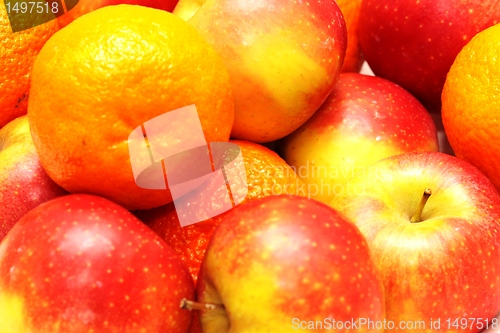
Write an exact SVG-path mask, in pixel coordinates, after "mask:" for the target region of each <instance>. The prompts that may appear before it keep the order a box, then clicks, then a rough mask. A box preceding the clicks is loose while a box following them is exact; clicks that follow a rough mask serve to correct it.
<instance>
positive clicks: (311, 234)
mask: <svg viewBox="0 0 500 333" xmlns="http://www.w3.org/2000/svg"><path fill="white" fill-rule="evenodd" d="M197 292H198V299H199V300H200V301H202V302H212V303H218V304H221V303H222V304H224V306H225V309H226V311H225V312H224V311H220V310H215V311H212V312H210V311H204V312H202V314H201V321H202V327H203V331H204V332H217V333H225V332H234V333H240V332H241V333H243V332H245V333H262V332H273V333H283V332H296V331H297V328H295V329H294V328H293V325H292V324H293V322H292V320H293V319H294V318H298V319H299V320H301V321H311V320H324V319H325V318H334V319H335V320H345V321H349V320H352V318H371V319H372V320H373V321H377V320H383V318H384V298H383V289H382V286H381V282H380V279H379V277H378V272H376V270H375V268H374V264H373V262H372V260H371V257H370V253H369V250H368V248H367V245H366V242H365V240H364V239H363V237H362V236H361V234H360V233H359V231H358V230H357V229H356V228H355V227H354V226H353V225H352V224H351V223H350V222H348V221H347V220H346V219H344V218H343V217H342V216H341V215H340V214H338V213H337V212H335V211H334V210H332V209H331V208H330V207H328V206H326V205H324V204H322V203H320V202H318V201H315V200H309V199H306V198H302V197H297V196H284V195H281V196H270V197H265V198H262V199H256V200H253V201H250V202H248V203H246V204H243V205H240V206H237V207H236V208H234V209H233V210H232V211H230V212H228V213H227V214H226V215H225V216H224V219H223V221H222V223H221V224H220V226H219V228H218V229H217V230H216V231H215V233H214V236H213V238H212V239H211V241H210V244H209V246H208V249H207V252H206V255H205V258H204V261H203V264H202V268H201V271H200V276H199V279H198V286H197ZM228 325H230V327H231V329H230V330H229V328H228V327H229V326H228ZM326 331H327V330H326V329H324V330H317V332H326ZM352 332H382V331H381V330H376V329H372V330H370V329H367V327H363V328H362V329H359V330H353V331H352Z"/></svg>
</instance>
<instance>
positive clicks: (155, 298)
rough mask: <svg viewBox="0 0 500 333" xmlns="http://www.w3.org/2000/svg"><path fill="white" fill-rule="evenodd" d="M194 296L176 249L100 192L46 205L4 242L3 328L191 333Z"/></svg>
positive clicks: (0, 264) (9, 331) (0, 272)
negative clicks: (185, 302) (185, 306)
mask: <svg viewBox="0 0 500 333" xmlns="http://www.w3.org/2000/svg"><path fill="white" fill-rule="evenodd" d="M193 295H194V286H193V281H192V279H191V276H190V275H189V272H188V270H187V268H186V267H185V266H184V264H183V263H182V261H181V260H180V259H179V258H178V257H177V256H176V254H175V252H174V251H173V250H172V249H171V248H170V247H169V246H168V245H167V244H165V243H164V242H163V241H162V240H161V239H160V238H159V237H158V236H157V235H156V234H155V233H154V232H153V231H151V230H150V229H149V228H148V227H147V226H145V225H144V224H143V223H142V222H141V221H139V220H138V219H137V218H135V217H134V216H133V215H132V214H131V213H130V212H128V211H127V210H125V208H122V207H121V206H119V205H117V204H115V203H113V202H111V201H109V200H107V199H104V198H101V197H97V196H93V195H88V194H72V195H68V196H64V197H61V198H57V199H53V200H51V201H49V202H46V203H44V204H41V205H40V206H38V207H37V208H35V209H33V210H32V211H30V212H29V213H28V214H26V215H25V216H24V217H23V218H22V219H21V220H19V222H18V223H17V224H16V225H15V226H14V227H13V228H12V230H11V231H10V232H9V234H8V235H7V237H6V238H5V239H4V241H3V242H2V243H1V244H0V318H2V320H1V321H0V332H6V333H18V332H50V333H63V332H64V333H68V332H71V333H88V332H148V333H186V332H187V330H188V328H189V325H190V320H191V314H190V313H189V312H187V311H183V310H182V309H180V307H179V304H180V301H181V299H183V298H186V297H193Z"/></svg>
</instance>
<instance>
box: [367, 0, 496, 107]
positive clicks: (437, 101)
mask: <svg viewBox="0 0 500 333" xmlns="http://www.w3.org/2000/svg"><path fill="white" fill-rule="evenodd" d="M359 22H360V25H359V39H360V43H361V49H362V51H363V54H364V56H365V59H366V61H367V62H368V64H369V65H370V67H371V69H372V70H373V72H374V73H375V74H376V75H377V76H381V77H383V78H386V79H389V80H391V81H393V82H395V83H397V84H399V85H401V86H402V87H403V88H405V89H407V90H408V91H409V92H411V93H412V94H413V95H415V96H416V97H417V98H418V99H419V100H420V101H421V102H422V103H423V104H424V106H426V108H427V109H428V110H429V111H437V112H438V111H440V110H441V91H442V90H443V85H444V81H445V79H446V74H447V73H448V70H449V69H450V67H451V65H452V63H453V60H454V59H455V57H456V56H457V54H458V52H459V51H460V50H461V49H462V47H464V46H465V44H466V43H467V42H468V41H469V40H470V39H471V38H472V37H473V36H474V35H475V34H476V33H478V32H479V31H481V30H484V29H485V28H487V27H489V26H492V25H494V24H496V23H498V22H500V2H499V1H496V0H462V1H456V0H440V1H436V0H419V1H415V0H364V1H363V3H362V6H361V13H360V18H359Z"/></svg>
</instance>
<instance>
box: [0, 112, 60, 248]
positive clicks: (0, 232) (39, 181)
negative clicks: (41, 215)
mask: <svg viewBox="0 0 500 333" xmlns="http://www.w3.org/2000/svg"><path fill="white" fill-rule="evenodd" d="M65 194H67V192H66V191H65V190H63V189H62V188H61V187H59V186H58V185H57V184H56V183H55V182H54V181H52V179H50V178H49V176H48V175H47V173H46V172H45V170H44V169H43V168H42V166H41V165H40V161H39V159H38V155H37V153H36V149H35V146H34V144H33V141H32V140H31V134H30V128H29V123H28V117H27V116H22V117H19V118H16V119H14V120H12V121H11V122H10V123H8V124H7V125H5V126H4V127H2V128H0V207H1V209H0V242H1V241H2V239H3V238H4V237H5V235H6V234H7V232H8V231H9V230H10V229H11V228H12V226H13V225H14V224H15V223H16V222H17V221H18V220H19V219H20V218H21V217H22V216H23V215H24V214H26V213H27V212H29V211H30V210H31V209H33V208H35V207H36V206H38V205H39V204H41V203H42V202H45V201H47V200H50V199H53V198H55V197H58V196H61V195H65Z"/></svg>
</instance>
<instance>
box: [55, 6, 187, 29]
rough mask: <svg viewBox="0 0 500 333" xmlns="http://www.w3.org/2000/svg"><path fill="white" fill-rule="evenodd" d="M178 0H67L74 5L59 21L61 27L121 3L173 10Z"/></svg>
mask: <svg viewBox="0 0 500 333" xmlns="http://www.w3.org/2000/svg"><path fill="white" fill-rule="evenodd" d="M178 1H179V0H77V1H76V0H73V1H67V0H66V8H67V7H68V4H71V5H72V7H70V8H67V10H68V12H67V13H65V14H64V15H62V16H60V17H59V18H58V21H59V25H60V27H61V28H63V27H65V26H67V25H68V24H70V23H71V22H73V21H74V20H76V19H77V18H79V17H80V16H82V15H85V14H87V13H90V12H91V11H94V10H96V9H99V8H102V7H106V6H112V5H120V4H129V5H140V6H144V7H150V8H156V9H162V10H166V11H169V12H172V11H173V10H174V8H175V5H176V4H177V2H178ZM71 5H70V6H71Z"/></svg>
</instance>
